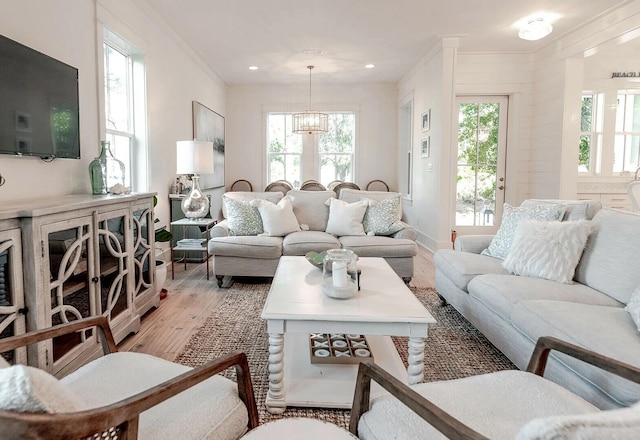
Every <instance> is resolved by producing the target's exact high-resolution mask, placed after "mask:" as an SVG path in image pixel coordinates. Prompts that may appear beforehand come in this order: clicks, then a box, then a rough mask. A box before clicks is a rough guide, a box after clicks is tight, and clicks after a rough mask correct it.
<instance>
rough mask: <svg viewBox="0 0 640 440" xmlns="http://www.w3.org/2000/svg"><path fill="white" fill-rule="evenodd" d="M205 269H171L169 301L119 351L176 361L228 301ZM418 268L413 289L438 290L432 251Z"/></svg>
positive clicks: (417, 261)
mask: <svg viewBox="0 0 640 440" xmlns="http://www.w3.org/2000/svg"><path fill="white" fill-rule="evenodd" d="M205 267H206V265H205V264H204V263H202V264H196V263H188V264H187V270H186V271H185V269H184V265H183V264H179V263H176V264H175V265H174V268H175V279H173V280H172V279H171V268H169V271H168V272H169V273H168V274H167V282H166V285H165V288H166V289H167V290H168V292H169V293H168V295H167V298H166V299H163V300H162V301H161V303H160V307H159V308H158V309H155V310H152V311H150V312H149V313H147V314H146V315H145V316H144V317H143V318H142V327H141V329H140V331H139V332H138V333H137V334H135V335H132V336H129V337H128V338H127V339H125V340H124V341H123V342H122V343H121V344H120V345H119V347H118V348H119V349H120V350H121V351H137V352H141V353H148V354H152V355H154V356H157V357H160V358H163V359H167V360H171V361H172V360H174V359H175V358H176V356H177V355H178V354H179V353H180V352H181V351H182V349H183V347H184V346H185V345H186V343H187V342H188V341H189V338H190V337H191V335H192V334H193V333H194V332H195V331H196V330H197V329H198V328H199V327H200V326H201V325H202V324H203V323H204V321H205V320H206V319H207V318H208V317H209V315H211V311H212V309H214V308H215V307H216V306H217V304H219V303H220V301H221V300H222V298H223V297H224V294H225V289H220V288H218V284H217V282H216V279H215V277H214V276H213V275H211V277H210V278H211V279H210V280H208V281H207V278H206V270H205ZM414 268H415V269H414V270H415V275H414V277H413V280H412V281H411V285H412V286H416V287H435V286H434V281H435V268H434V266H433V254H432V253H431V252H430V251H427V250H425V249H422V248H419V252H418V256H417V257H416V258H415V259H414Z"/></svg>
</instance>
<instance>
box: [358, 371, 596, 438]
mask: <svg viewBox="0 0 640 440" xmlns="http://www.w3.org/2000/svg"><path fill="white" fill-rule="evenodd" d="M412 388H413V389H414V390H415V391H416V392H418V393H419V394H421V395H422V396H424V397H425V398H427V399H429V400H430V401H432V402H433V403H434V404H436V405H437V406H439V407H440V408H442V409H443V410H444V411H446V412H448V413H449V414H451V415H452V416H453V417H455V418H456V419H458V420H460V421H461V422H463V423H464V424H466V425H467V426H469V427H471V428H472V429H474V430H476V431H478V432H480V433H481V434H483V435H484V436H486V437H488V438H490V439H509V440H511V439H513V438H514V437H515V435H516V434H517V433H518V431H519V430H520V429H521V428H522V426H524V425H525V424H526V423H527V422H529V421H530V420H533V419H536V418H539V417H548V416H556V415H569V414H587V413H593V412H596V411H598V409H597V408H596V407H594V406H593V405H591V404H590V403H588V402H586V401H585V400H583V399H581V398H580V397H578V396H576V395H574V394H573V393H571V392H569V391H568V390H566V389H565V388H562V387H561V386H560V385H556V384H555V383H553V382H551V381H548V380H546V379H544V378H542V377H540V376H537V375H534V374H530V373H526V372H523V371H511V370H508V371H499V372H497V373H491V374H484V375H479V376H472V377H467V378H463V379H456V380H450V381H441V382H429V383H423V384H419V385H414V386H412ZM358 434H359V438H360V439H361V440H377V439H380V440H382V439H390V438H397V439H403V440H408V439H445V438H446V437H445V436H444V435H442V434H441V433H440V432H438V431H437V430H436V429H435V428H433V427H431V425H429V424H428V423H427V422H426V421H424V420H423V419H422V418H420V417H419V416H418V415H416V414H415V413H414V412H413V411H412V410H410V409H409V408H407V406H405V405H404V404H402V403H401V402H400V401H399V400H397V399H396V398H394V397H392V396H389V395H383V396H376V397H375V398H373V399H372V401H371V407H370V410H369V411H368V412H366V413H365V414H364V415H363V416H362V418H361V419H360V422H359V424H358Z"/></svg>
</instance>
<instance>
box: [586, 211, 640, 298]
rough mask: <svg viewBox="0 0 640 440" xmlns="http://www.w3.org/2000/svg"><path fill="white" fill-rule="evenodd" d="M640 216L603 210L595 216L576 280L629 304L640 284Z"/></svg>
mask: <svg viewBox="0 0 640 440" xmlns="http://www.w3.org/2000/svg"><path fill="white" fill-rule="evenodd" d="M638 231H640V215H637V214H633V213H629V212H623V211H617V210H613V209H602V210H600V211H598V213H597V214H596V215H595V217H593V232H592V234H591V236H590V237H589V240H588V241H587V246H586V247H585V249H584V253H583V254H582V258H581V259H580V263H579V264H578V267H577V268H576V276H575V279H576V280H577V281H579V282H581V283H582V284H586V285H588V286H590V287H593V288H594V289H598V290H599V291H601V292H604V293H606V294H607V295H610V296H612V297H613V298H615V299H617V300H618V301H620V302H622V303H625V304H626V303H628V302H629V298H630V297H631V294H632V293H633V291H634V290H635V288H636V287H637V286H640V270H638V268H640V252H638V250H640V233H638Z"/></svg>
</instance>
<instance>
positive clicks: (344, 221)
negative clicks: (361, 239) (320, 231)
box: [326, 197, 368, 237]
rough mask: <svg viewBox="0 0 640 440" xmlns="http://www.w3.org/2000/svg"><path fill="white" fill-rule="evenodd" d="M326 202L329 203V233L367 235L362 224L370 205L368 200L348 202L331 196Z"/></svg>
mask: <svg viewBox="0 0 640 440" xmlns="http://www.w3.org/2000/svg"><path fill="white" fill-rule="evenodd" d="M326 204H327V205H329V220H328V221H327V230H326V232H327V233H329V234H333V235H335V236H337V237H341V236H343V235H366V234H365V233H364V227H363V226H362V219H363V218H364V213H365V211H366V210H367V205H368V202H367V201H366V200H360V201H359V202H354V203H347V202H345V201H342V200H338V199H336V198H335V197H331V198H330V199H328V200H327V201H326Z"/></svg>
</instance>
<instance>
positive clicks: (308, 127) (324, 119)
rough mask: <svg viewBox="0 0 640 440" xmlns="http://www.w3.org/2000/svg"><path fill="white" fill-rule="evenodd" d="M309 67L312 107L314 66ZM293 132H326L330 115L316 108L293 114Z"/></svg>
mask: <svg viewBox="0 0 640 440" xmlns="http://www.w3.org/2000/svg"><path fill="white" fill-rule="evenodd" d="M307 69H309V107H308V108H309V109H311V69H313V66H307ZM292 118H293V132H294V133H309V134H313V133H326V132H327V130H328V128H329V116H328V115H327V114H326V113H320V112H317V111H315V110H305V111H303V112H302V113H294V114H293V117H292Z"/></svg>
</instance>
